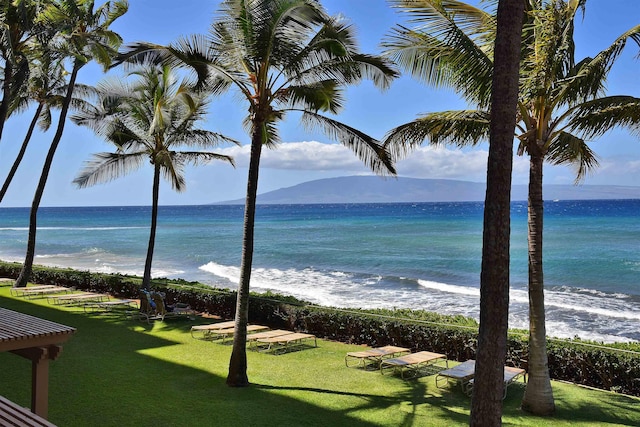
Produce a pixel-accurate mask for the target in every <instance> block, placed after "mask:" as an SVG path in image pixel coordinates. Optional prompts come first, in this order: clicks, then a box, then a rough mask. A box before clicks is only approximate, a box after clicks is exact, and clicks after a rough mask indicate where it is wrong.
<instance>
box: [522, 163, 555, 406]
mask: <svg viewBox="0 0 640 427" xmlns="http://www.w3.org/2000/svg"><path fill="white" fill-rule="evenodd" d="M531 151H534V150H531ZM530 158H531V159H530V167H529V210H528V225H529V381H528V383H527V388H526V390H525V393H524V397H523V399H522V409H524V410H525V411H527V412H531V413H533V414H536V415H550V414H552V413H553V412H554V411H555V403H554V400H553V390H552V389H551V379H550V377H549V363H548V359H547V339H546V326H545V313H544V279H543V268H542V227H543V221H542V220H543V214H544V202H543V199H542V165H543V161H544V157H543V155H541V154H538V153H536V152H533V153H530Z"/></svg>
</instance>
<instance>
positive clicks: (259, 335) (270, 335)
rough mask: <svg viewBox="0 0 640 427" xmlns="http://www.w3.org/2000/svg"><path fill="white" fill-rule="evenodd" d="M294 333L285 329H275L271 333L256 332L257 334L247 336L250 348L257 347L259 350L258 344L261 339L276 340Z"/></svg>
mask: <svg viewBox="0 0 640 427" xmlns="http://www.w3.org/2000/svg"><path fill="white" fill-rule="evenodd" d="M292 333H293V331H286V330H284V329H273V330H271V331H264V332H256V333H255V334H247V342H248V343H249V346H250V347H255V348H256V349H257V346H256V343H257V341H258V340H260V339H263V338H274V337H279V336H282V335H288V334H292Z"/></svg>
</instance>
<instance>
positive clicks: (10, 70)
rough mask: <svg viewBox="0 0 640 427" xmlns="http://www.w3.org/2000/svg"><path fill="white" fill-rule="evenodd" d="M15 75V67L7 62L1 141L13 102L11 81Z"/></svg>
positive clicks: (0, 117)
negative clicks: (10, 104)
mask: <svg viewBox="0 0 640 427" xmlns="http://www.w3.org/2000/svg"><path fill="white" fill-rule="evenodd" d="M12 75H13V65H12V64H11V61H5V65H4V83H3V84H2V101H0V139H2V131H3V129H4V122H5V121H6V120H7V116H8V114H9V103H10V102H11V80H12Z"/></svg>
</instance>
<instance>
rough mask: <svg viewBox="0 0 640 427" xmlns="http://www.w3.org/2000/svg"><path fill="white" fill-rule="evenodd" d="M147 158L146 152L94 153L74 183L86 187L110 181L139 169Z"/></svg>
mask: <svg viewBox="0 0 640 427" xmlns="http://www.w3.org/2000/svg"><path fill="white" fill-rule="evenodd" d="M146 158H147V153H146V152H137V153H127V154H124V153H98V154H94V156H93V160H90V161H87V162H85V166H84V168H83V169H82V170H81V171H80V173H79V174H78V176H77V177H76V178H75V179H74V180H73V183H74V184H76V185H77V186H78V187H79V188H86V187H91V186H93V185H96V184H102V183H106V182H110V181H112V180H114V179H116V178H119V177H121V176H124V175H126V174H127V173H129V172H131V171H133V170H136V169H138V168H139V167H140V166H141V165H142V163H143V162H144V160H145V159H146Z"/></svg>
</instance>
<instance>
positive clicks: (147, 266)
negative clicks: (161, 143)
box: [142, 163, 160, 289]
mask: <svg viewBox="0 0 640 427" xmlns="http://www.w3.org/2000/svg"><path fill="white" fill-rule="evenodd" d="M152 193H153V195H152V196H151V198H152V202H151V230H150V232H149V246H148V247H147V259H146V260H145V263H144V275H143V276H142V287H143V288H144V289H150V288H151V264H153V251H154V248H155V244H156V228H157V225H158V199H159V197H160V165H158V164H157V163H156V164H154V165H153V190H152Z"/></svg>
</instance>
